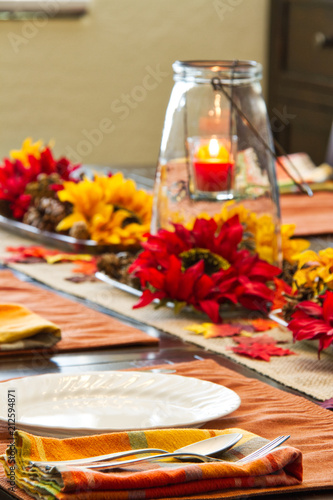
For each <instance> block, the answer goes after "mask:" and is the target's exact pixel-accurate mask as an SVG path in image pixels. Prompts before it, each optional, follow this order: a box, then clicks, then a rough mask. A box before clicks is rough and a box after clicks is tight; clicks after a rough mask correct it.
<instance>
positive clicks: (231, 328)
mask: <svg viewBox="0 0 333 500" xmlns="http://www.w3.org/2000/svg"><path fill="white" fill-rule="evenodd" d="M241 329H242V326H241V325H232V324H229V323H223V324H222V325H216V324H215V323H202V324H200V325H196V324H195V325H189V326H187V327H186V328H185V330H189V331H190V332H193V333H196V334H197V335H203V336H204V337H205V338H207V339H212V338H216V337H233V336H234V335H239V334H240V332H241Z"/></svg>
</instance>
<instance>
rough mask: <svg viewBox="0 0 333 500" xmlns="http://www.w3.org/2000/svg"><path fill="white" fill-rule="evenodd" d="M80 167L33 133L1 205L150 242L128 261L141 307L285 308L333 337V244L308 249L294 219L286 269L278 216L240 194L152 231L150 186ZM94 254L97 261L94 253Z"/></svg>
mask: <svg viewBox="0 0 333 500" xmlns="http://www.w3.org/2000/svg"><path fill="white" fill-rule="evenodd" d="M78 167H79V166H78V165H73V164H72V163H71V162H70V161H69V160H68V159H67V158H64V157H63V158H60V159H59V160H57V159H55V158H54V156H53V153H52V150H51V146H44V145H43V143H42V142H41V141H38V142H35V143H33V142H32V140H31V139H30V138H28V139H26V140H25V141H24V142H23V145H22V148H21V149H20V150H17V151H11V153H10V158H5V159H4V161H3V163H2V164H1V165H0V212H1V213H2V214H4V215H6V216H8V215H9V216H10V217H12V218H14V219H17V220H23V221H24V222H26V223H28V224H32V225H36V227H40V228H43V229H45V228H46V229H49V230H50V229H51V230H54V231H60V232H65V233H69V234H70V235H72V236H75V237H76V238H79V239H93V240H95V241H97V242H98V243H100V244H104V245H110V246H111V247H112V246H114V247H119V246H121V247H124V248H127V249H136V250H140V249H141V247H142V251H141V252H140V253H139V255H138V257H137V258H136V259H135V260H134V262H132V261H133V259H130V261H131V262H132V264H131V265H130V267H129V268H128V273H130V274H131V275H132V276H134V277H135V279H136V280H137V281H139V282H140V284H141V289H142V291H143V294H142V297H141V299H140V301H139V302H138V304H136V306H135V307H143V306H145V305H147V304H150V303H151V302H152V301H154V300H156V299H158V301H159V305H163V304H165V303H166V302H170V301H172V302H173V303H174V304H175V310H176V311H179V310H180V309H181V308H182V307H184V306H191V307H193V308H194V309H196V310H197V311H200V312H204V313H206V314H207V315H208V317H209V318H210V319H211V321H212V322H213V323H221V322H222V321H223V313H222V311H223V306H225V305H227V306H230V305H231V306H239V305H240V306H242V307H245V308H247V309H249V310H253V311H257V312H259V313H261V314H262V315H264V316H265V315H267V313H268V312H269V311H271V310H279V311H280V316H281V317H282V318H283V319H284V320H285V321H286V324H287V325H288V328H289V329H290V330H291V331H292V333H293V337H294V339H295V340H305V339H306V340H310V339H311V340H313V339H315V340H318V343H319V347H318V352H319V353H320V351H321V350H322V349H326V348H327V347H329V346H330V345H331V344H332V343H333V249H332V248H327V249H325V250H321V251H320V252H319V253H316V252H314V251H312V250H308V247H309V243H308V242H307V241H306V240H302V239H298V238H296V239H295V238H293V234H294V229H295V228H294V226H292V225H283V226H282V228H281V239H282V252H283V258H284V265H283V269H280V268H278V267H276V266H274V265H273V260H274V255H273V251H272V247H271V241H272V236H273V232H274V231H275V228H274V225H273V223H272V220H271V218H270V217H269V216H268V215H262V216H258V215H257V214H255V213H253V212H250V211H249V210H247V209H245V208H244V207H243V206H242V205H237V204H235V203H234V202H228V203H225V204H224V205H223V207H222V210H221V212H220V213H218V214H216V215H215V216H214V218H211V217H209V216H208V215H205V214H202V215H201V216H200V217H198V218H197V219H195V220H194V221H192V223H191V224H188V225H186V226H184V225H182V224H174V231H167V230H164V229H161V230H160V231H159V232H158V234H156V235H152V234H149V227H150V220H151V209H152V196H151V195H150V194H148V193H146V192H145V191H143V190H138V189H137V188H136V185H135V183H134V181H133V180H130V179H124V177H123V175H122V174H121V173H117V174H114V175H112V174H110V175H106V176H98V175H95V177H94V178H93V179H88V178H76V179H74V178H73V174H74V172H75V171H76V170H77V168H78ZM36 221H37V222H36ZM38 224H42V225H41V226H39V225H38ZM45 224H46V225H45ZM33 258H36V256H34V257H33ZM43 258H46V260H48V261H50V260H54V259H57V258H59V256H55V255H49V254H48V255H47V256H46V257H45V256H43ZM62 258H63V259H64V258H65V259H67V260H70V258H71V257H70V256H68V254H66V255H65V256H62ZM103 259H104V260H105V258H104V256H102V257H101V258H100V261H102V260H103ZM86 260H88V264H89V265H90V267H91V269H93V270H94V269H95V264H96V263H95V259H93V261H92V260H91V258H88V256H86ZM98 260H99V259H97V264H98ZM106 260H107V259H106ZM109 260H110V259H109ZM111 260H112V262H113V261H114V258H113V259H111ZM110 262H111V261H110ZM112 265H114V262H113V264H112ZM122 274H123V273H122ZM264 340H265V339H264ZM265 341H266V340H265ZM275 351H276V352H277V350H276V349H275Z"/></svg>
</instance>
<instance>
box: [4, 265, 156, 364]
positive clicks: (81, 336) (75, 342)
mask: <svg viewBox="0 0 333 500" xmlns="http://www.w3.org/2000/svg"><path fill="white" fill-rule="evenodd" d="M0 302H1V303H6V302H14V303H18V304H22V305H24V306H26V307H28V308H29V309H31V310H32V311H33V312H35V313H37V314H39V315H40V316H42V317H43V318H45V319H48V320H49V321H52V322H53V323H55V324H57V325H58V326H60V328H61V336H62V338H61V341H60V342H59V343H58V344H56V345H55V346H54V347H53V348H52V349H51V351H50V352H64V351H81V350H86V349H89V350H90V349H98V348H102V347H121V346H132V345H138V344H143V345H157V344H158V342H159V341H158V339H157V338H155V337H152V336H150V335H148V334H146V333H144V332H142V331H141V330H138V329H137V328H134V327H132V326H129V325H125V324H123V323H121V322H120V321H118V320H116V319H114V318H112V317H110V316H107V315H106V314H102V313H100V312H97V311H94V310H93V309H89V308H88V307H86V306H84V305H82V304H79V303H77V302H74V301H72V300H69V299H65V298H63V297H61V296H59V295H57V294H56V293H53V292H49V291H47V290H44V289H42V288H39V287H37V286H34V285H31V284H30V283H26V282H24V281H21V280H19V279H18V278H16V277H15V276H14V275H13V273H12V272H11V271H0ZM16 352H20V353H25V352H28V351H3V352H1V351H0V356H8V355H11V356H12V355H13V354H15V353H16ZM33 352H34V353H37V352H39V350H38V349H35V350H34V351H33ZM43 352H46V351H45V349H43Z"/></svg>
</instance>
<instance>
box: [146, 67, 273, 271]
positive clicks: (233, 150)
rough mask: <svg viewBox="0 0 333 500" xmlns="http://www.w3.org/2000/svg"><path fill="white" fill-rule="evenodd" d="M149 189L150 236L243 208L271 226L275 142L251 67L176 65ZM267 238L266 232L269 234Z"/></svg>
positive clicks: (258, 69) (255, 71)
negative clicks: (151, 202)
mask: <svg viewBox="0 0 333 500" xmlns="http://www.w3.org/2000/svg"><path fill="white" fill-rule="evenodd" d="M173 70H174V81H175V84H174V87H173V90H172V93H171V97H170V101H169V105H168V108H167V111H166V116H165V122H164V129H163V134H162V141H161V148H160V154H159V161H158V166H157V171H156V178H155V188H154V205H153V217H152V226H151V232H152V233H156V232H157V231H158V229H160V228H165V229H169V230H170V229H172V227H173V223H182V224H191V221H193V220H194V218H195V217H197V216H200V215H202V214H205V216H207V215H208V216H215V215H216V214H217V213H220V212H221V210H223V207H224V206H225V205H226V203H227V204H228V206H230V205H235V206H236V205H239V204H241V205H242V206H243V207H244V208H245V209H246V210H249V211H250V212H253V213H255V214H256V215H257V216H258V217H260V216H262V215H264V216H265V215H267V217H268V219H265V218H263V219H262V220H270V221H271V222H272V224H273V225H274V231H273V241H271V245H272V248H273V253H274V259H273V261H274V262H275V263H278V262H279V260H280V259H279V237H280V236H279V235H280V208H279V192H278V186H277V180H276V173H275V161H274V157H273V155H272V150H273V142H272V135H271V129H270V124H269V121H268V117H267V110H266V105H265V101H264V99H263V97H262V90H261V85H260V80H261V76H262V67H261V65H260V64H258V63H257V62H254V61H184V62H181V61H176V62H175V63H174V64H173ZM270 234H272V233H270Z"/></svg>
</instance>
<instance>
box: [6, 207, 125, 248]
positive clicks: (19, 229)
mask: <svg viewBox="0 0 333 500" xmlns="http://www.w3.org/2000/svg"><path fill="white" fill-rule="evenodd" d="M0 228H1V229H5V230H6V231H9V232H11V233H14V234H15V235H17V236H22V237H24V238H29V239H31V240H33V241H36V242H37V243H40V244H44V245H49V246H52V247H56V248H58V249H59V250H64V251H66V252H75V253H89V254H100V253H103V252H110V251H115V247H111V246H107V245H99V244H98V243H97V242H96V241H94V240H78V239H76V238H73V237H72V236H66V235H64V234H57V233H52V232H50V231H42V230H40V229H37V228H36V227H33V226H29V225H28V224H24V223H23V222H18V221H16V220H13V219H8V218H7V217H4V216H3V215H0ZM117 251H119V250H117Z"/></svg>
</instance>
